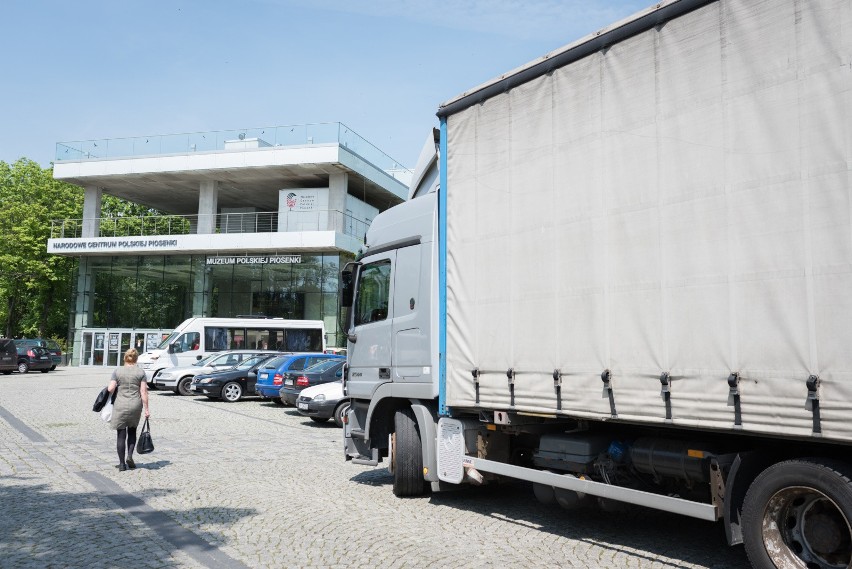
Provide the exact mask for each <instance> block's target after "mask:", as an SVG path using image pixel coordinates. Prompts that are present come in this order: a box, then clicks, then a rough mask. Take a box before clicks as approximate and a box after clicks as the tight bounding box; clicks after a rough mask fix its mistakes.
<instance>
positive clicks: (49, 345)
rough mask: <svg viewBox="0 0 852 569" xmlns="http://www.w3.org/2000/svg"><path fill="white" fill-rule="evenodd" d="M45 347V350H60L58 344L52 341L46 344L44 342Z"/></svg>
mask: <svg viewBox="0 0 852 569" xmlns="http://www.w3.org/2000/svg"><path fill="white" fill-rule="evenodd" d="M45 345H46V346H47V348H48V349H51V350H58V349H60V348H59V344H57V343H56V342H54V341H53V340H48V341H47V342H45Z"/></svg>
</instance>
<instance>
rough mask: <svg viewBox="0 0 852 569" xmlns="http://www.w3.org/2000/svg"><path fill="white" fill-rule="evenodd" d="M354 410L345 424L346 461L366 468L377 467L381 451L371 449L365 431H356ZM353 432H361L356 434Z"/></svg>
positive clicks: (348, 414) (344, 446)
mask: <svg viewBox="0 0 852 569" xmlns="http://www.w3.org/2000/svg"><path fill="white" fill-rule="evenodd" d="M352 413H353V411H352V409H349V411H347V413H346V415H347V418H346V421H345V422H344V423H343V456H344V458H345V459H346V460H351V461H352V462H353V463H354V464H364V465H366V466H376V465H378V464H379V460H380V459H379V449H377V448H370V446H371V445H370V441H369V439H365V438H364V437H363V436H359V435H362V434H363V430H361V429H356V428H355V427H353V425H356V423H355V422H354V421H353V420H352ZM353 430H358V431H359V432H356V433H354V436H353Z"/></svg>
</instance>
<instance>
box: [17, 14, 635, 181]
mask: <svg viewBox="0 0 852 569" xmlns="http://www.w3.org/2000/svg"><path fill="white" fill-rule="evenodd" d="M650 3H651V2H649V1H648V0H639V1H636V0H611V1H610V0H561V1H559V0H489V1H485V0H455V1H450V0H419V1H414V0H372V1H358V0H313V1H307V0H306V1H296V0H239V1H237V0H231V1H226V0H198V1H189V0H169V1H165V0H147V1H131V0H91V1H87V0H79V1H71V0H64V1H53V0H10V1H9V2H7V3H5V4H4V8H3V12H4V13H3V21H2V23H0V53H2V61H3V63H4V70H3V76H4V81H3V82H2V83H0V160H2V161H5V162H13V161H15V160H17V159H18V158H21V157H26V158H30V159H32V160H35V161H36V162H38V163H40V164H41V165H43V166H48V165H49V163H50V161H51V160H52V159H53V156H54V149H55V144H56V143H57V142H60V141H73V140H89V139H101V138H121V137H132V136H144V135H154V134H172V133H183V132H200V131H213V130H226V129H241V128H251V127H261V126H280V125H291V124H306V123H321V122H342V123H345V124H346V125H347V126H349V127H350V128H352V129H353V130H355V131H356V132H357V133H359V134H360V135H361V136H363V137H364V138H366V139H367V140H368V141H370V142H372V143H373V144H375V145H376V146H378V147H379V148H380V149H381V150H383V151H384V152H386V153H387V154H389V155H390V156H392V157H393V158H395V159H397V160H399V161H400V162H401V163H402V164H404V165H406V166H409V167H413V165H414V162H415V161H416V159H417V155H418V153H419V151H420V147H421V144H422V143H423V141H424V140H425V138H426V135H427V133H428V131H429V129H430V128H431V127H433V126H437V119H436V117H435V112H436V111H437V109H438V105H439V104H440V103H442V102H443V101H446V100H448V99H450V98H452V97H454V96H456V95H458V94H460V93H462V92H463V91H465V90H467V89H469V88H471V87H474V86H476V85H479V84H481V83H483V82H485V81H487V80H489V79H492V78H494V77H496V76H498V75H500V74H502V73H505V72H506V71H509V70H511V69H513V68H515V67H518V66H520V65H523V64H525V63H527V62H529V61H532V60H533V59H536V58H538V57H540V56H542V55H544V54H545V53H547V52H549V51H551V50H554V49H557V48H559V47H561V46H563V45H565V44H568V43H570V42H572V41H574V40H576V39H578V38H580V37H583V36H585V35H587V34H589V33H592V32H594V31H595V30H597V29H599V28H601V27H603V26H606V25H608V24H611V23H613V22H615V21H617V20H620V19H622V18H624V17H627V16H629V15H631V14H633V13H635V12H637V11H639V10H642V9H644V8H646V7H648V6H649V5H650Z"/></svg>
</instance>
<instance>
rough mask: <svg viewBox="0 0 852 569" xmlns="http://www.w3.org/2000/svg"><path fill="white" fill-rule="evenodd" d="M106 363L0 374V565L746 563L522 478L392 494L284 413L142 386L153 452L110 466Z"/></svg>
mask: <svg viewBox="0 0 852 569" xmlns="http://www.w3.org/2000/svg"><path fill="white" fill-rule="evenodd" d="M110 373H111V370H105V369H91V368H69V367H60V368H57V370H56V371H53V372H50V373H48V374H40V373H29V374H18V373H15V374H12V375H10V376H0V566H2V567H4V568H12V567H131V566H132V567H217V568H218V567H227V568H231V567H233V568H239V567H361V566H378V567H450V566H464V567H553V566H569V567H619V568H621V567H720V568H721V567H725V568H735V567H748V563H747V561H746V559H745V554H744V552H743V550H742V548H741V547H736V548H729V547H727V545H726V544H725V540H724V536H723V531H722V528H721V526H720V525H718V524H717V525H712V524H707V523H705V522H700V521H697V520H692V519H689V518H684V517H679V516H674V515H669V514H665V513H661V512H656V511H649V510H643V509H631V510H628V511H626V512H622V513H606V512H602V511H600V510H597V509H589V510H584V511H579V512H569V511H566V510H563V509H560V508H559V507H558V506H556V505H553V506H550V505H541V504H539V503H538V502H536V501H535V499H534V498H533V497H532V490H531V488H530V487H529V486H527V485H526V484H507V485H503V486H494V487H487V488H476V489H463V490H460V491H454V492H444V493H440V494H434V495H432V496H427V497H423V498H416V499H405V500H401V499H397V498H395V497H394V496H393V493H392V491H391V478H390V476H389V475H388V474H387V471H386V470H385V469H384V468H382V467H375V468H371V467H364V466H356V465H353V464H351V463H347V462H344V460H343V453H342V449H341V436H342V431H341V430H340V429H338V428H336V427H335V426H334V423H332V422H329V423H327V424H317V423H314V422H312V421H310V420H309V419H307V418H305V417H302V416H301V415H299V414H298V412H296V411H295V410H294V409H292V408H282V407H278V406H276V405H274V404H272V403H265V402H260V401H259V400H258V399H256V398H247V399H245V400H243V401H240V402H237V403H224V402H221V401H212V400H208V399H207V398H204V397H180V396H176V395H174V394H172V393H171V392H163V391H154V392H152V393H151V402H150V407H151V432H152V435H153V439H154V444H155V446H156V450H155V451H154V453H152V454H150V455H145V456H137V457H136V458H137V460H136V463H137V469H136V470H132V471H127V472H119V471H118V470H117V469H116V468H115V465H116V464H117V462H118V461H117V458H116V454H115V433H114V431H111V430H110V429H109V427H108V426H107V425H106V424H105V423H103V422H102V421H101V420H100V418H99V416H98V414H96V413H93V412H92V411H91V406H92V402H93V401H94V398H95V395H96V394H97V392H98V390H99V389H100V388H101V387H102V386H103V385H105V384H106V382H107V380H108V378H109V374H110Z"/></svg>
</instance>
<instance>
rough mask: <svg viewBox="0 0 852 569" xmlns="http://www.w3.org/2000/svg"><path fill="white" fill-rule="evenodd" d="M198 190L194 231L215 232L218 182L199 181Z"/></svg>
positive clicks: (199, 232) (201, 232) (202, 232)
mask: <svg viewBox="0 0 852 569" xmlns="http://www.w3.org/2000/svg"><path fill="white" fill-rule="evenodd" d="M199 190H200V191H199V192H198V228H197V230H196V233H198V234H199V235H201V234H205V233H216V211H217V210H218V208H219V182H216V181H213V182H201V187H200V188H199Z"/></svg>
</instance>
